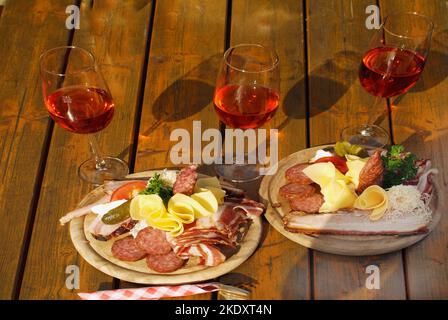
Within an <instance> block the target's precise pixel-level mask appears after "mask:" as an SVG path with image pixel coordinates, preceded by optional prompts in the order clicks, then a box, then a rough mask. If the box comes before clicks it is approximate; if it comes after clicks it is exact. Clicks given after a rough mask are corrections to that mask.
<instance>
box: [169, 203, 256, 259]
mask: <svg viewBox="0 0 448 320" xmlns="http://www.w3.org/2000/svg"><path fill="white" fill-rule="evenodd" d="M242 206H243V207H244V206H245V205H240V204H235V203H225V204H224V205H222V206H220V208H219V210H218V212H216V213H215V214H213V215H212V216H208V217H203V218H200V219H197V220H196V221H195V222H194V223H192V224H190V225H187V226H186V228H185V231H184V232H183V233H182V234H181V235H179V236H177V237H170V236H168V241H169V242H170V243H171V246H172V247H173V250H174V252H175V253H176V254H177V255H178V256H179V257H184V258H186V257H188V255H190V256H195V257H200V258H201V262H202V263H203V264H204V265H206V266H213V265H217V264H219V263H222V262H223V261H224V260H225V259H226V254H227V253H235V251H236V250H238V246H239V243H240V241H241V240H242V239H243V237H244V235H245V234H246V232H247V230H248V228H249V226H250V223H251V221H252V220H251V218H250V217H249V216H248V215H247V212H246V210H245V209H243V208H242ZM247 206H248V207H250V208H252V209H253V208H257V207H255V206H254V204H252V205H247ZM258 211H259V210H258V209H257V212H258Z"/></svg>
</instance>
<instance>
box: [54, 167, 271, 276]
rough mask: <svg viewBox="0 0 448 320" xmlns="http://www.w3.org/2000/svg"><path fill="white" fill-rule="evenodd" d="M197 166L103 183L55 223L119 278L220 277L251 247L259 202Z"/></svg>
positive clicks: (257, 232)
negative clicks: (67, 226) (66, 225)
mask: <svg viewBox="0 0 448 320" xmlns="http://www.w3.org/2000/svg"><path fill="white" fill-rule="evenodd" d="M195 170H196V168H195V167H193V166H192V167H187V168H185V169H183V170H181V171H180V172H179V171H177V170H167V169H165V170H154V171H146V172H141V173H137V174H133V175H129V176H128V177H127V180H126V181H114V182H109V183H107V184H105V185H103V186H100V187H98V188H97V189H95V190H93V191H92V192H91V193H89V194H88V195H86V197H85V198H84V199H83V200H82V201H81V202H80V203H79V205H78V208H77V209H76V210H74V211H72V212H70V213H68V214H67V215H65V216H64V217H62V218H61V223H62V224H64V223H66V222H68V221H70V235H71V238H72V241H73V243H74V245H75V247H76V249H77V250H78V252H79V253H80V254H81V256H82V257H83V258H84V259H85V260H86V261H87V262H88V263H90V264H91V265H92V266H94V267H95V268H97V269H99V270H100V271H102V272H104V273H106V274H108V275H110V276H113V277H116V278H118V279H121V280H125V281H129V282H134V283H142V284H181V283H192V282H199V281H205V280H208V279H213V278H216V277H219V276H221V275H223V274H225V273H228V272H230V271H231V270H233V269H235V268H236V267H238V266H239V265H240V264H241V263H243V262H244V261H245V260H246V259H248V258H249V257H250V255H251V254H252V253H253V252H254V251H255V249H256V248H257V246H258V243H259V241H260V237H261V233H262V224H261V218H260V214H261V213H262V212H263V211H264V206H263V205H262V204H259V203H257V202H255V201H253V200H250V199H247V198H246V197H245V194H244V191H243V190H240V189H236V188H233V187H232V186H231V185H225V186H222V188H221V183H220V182H219V181H218V180H217V179H216V178H211V177H207V176H204V175H201V174H197V173H196V171H195ZM142 177H148V179H149V182H148V181H144V180H142ZM133 179H135V180H133ZM170 180H171V182H170ZM165 187H166V188H165ZM165 191H166V194H165V193H164V192H165ZM117 208H118V210H117ZM123 208H124V209H125V210H122V209H123ZM114 209H115V210H114Z"/></svg>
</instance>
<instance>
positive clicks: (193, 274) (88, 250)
mask: <svg viewBox="0 0 448 320" xmlns="http://www.w3.org/2000/svg"><path fill="white" fill-rule="evenodd" d="M156 172H160V171H159V170H152V171H145V172H140V173H135V174H132V175H129V176H128V177H131V178H132V177H149V176H152V175H153V174H154V173H156ZM204 177H205V176H204ZM102 195H103V193H102V191H101V190H100V188H97V189H95V190H93V191H92V192H90V193H89V194H87V195H86V196H85V197H84V199H83V200H82V201H81V202H80V203H79V204H78V207H83V206H86V205H88V204H89V203H92V202H94V201H96V200H98V199H99V197H101V196H102ZM89 218H90V217H89V216H85V217H79V218H76V219H74V220H72V221H71V222H70V237H71V239H72V242H73V244H74V246H75V248H76V250H77V251H78V252H79V254H80V255H81V256H82V257H83V258H84V259H85V260H86V261H87V262H88V263H90V264H91V265H92V266H93V267H95V268H96V269H98V270H100V271H102V272H104V273H106V274H108V275H110V276H112V277H115V278H118V279H120V280H124V281H129V282H134V283H141V284H154V285H156V284H157V285H160V284H182V283H193V282H201V281H206V280H210V279H214V278H217V277H219V276H222V275H224V274H226V273H228V272H230V271H232V270H234V269H235V268H237V267H238V266H239V265H241V264H242V263H243V262H244V261H246V260H247V259H248V258H249V257H250V256H251V255H252V253H253V252H254V251H255V249H256V248H257V246H258V243H259V242H260V238H261V234H262V223H261V218H260V217H256V216H251V218H252V220H253V223H252V225H251V226H250V228H249V230H248V232H247V234H246V236H245V237H244V239H243V242H242V244H241V248H240V250H239V251H238V252H237V253H236V254H235V255H233V256H232V257H230V258H229V259H227V260H226V261H225V262H224V263H222V264H220V265H218V266H215V267H202V266H188V264H187V268H182V269H179V270H177V271H175V272H173V273H169V274H162V273H157V272H155V271H152V270H150V269H148V268H145V266H144V264H145V263H144V260H143V261H137V262H124V261H119V260H116V259H115V258H113V256H112V255H106V254H105V253H104V250H103V249H104V247H101V248H100V249H101V250H100V249H99V248H98V247H96V246H95V243H93V245H92V244H91V243H90V241H97V240H95V239H92V238H91V237H89V236H86V233H85V230H84V225H85V223H84V222H85V219H89ZM110 243H112V241H110ZM118 261H119V263H118Z"/></svg>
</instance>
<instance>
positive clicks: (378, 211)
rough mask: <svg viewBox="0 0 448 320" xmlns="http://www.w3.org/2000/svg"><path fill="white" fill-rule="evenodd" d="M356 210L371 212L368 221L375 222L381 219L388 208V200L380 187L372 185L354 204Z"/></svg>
mask: <svg viewBox="0 0 448 320" xmlns="http://www.w3.org/2000/svg"><path fill="white" fill-rule="evenodd" d="M354 207H355V208H356V209H361V210H372V213H371V214H370V217H369V218H370V220H372V221H376V220H379V219H381V218H382V217H383V215H384V214H385V213H386V211H387V209H388V208H389V198H388V196H387V193H386V191H385V190H384V189H383V188H381V187H380V186H377V185H373V186H370V187H368V188H367V189H366V190H364V192H363V193H361V195H360V196H359V197H358V199H356V201H355V203H354Z"/></svg>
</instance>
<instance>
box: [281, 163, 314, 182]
mask: <svg viewBox="0 0 448 320" xmlns="http://www.w3.org/2000/svg"><path fill="white" fill-rule="evenodd" d="M308 166H309V164H307V163H300V164H297V165H295V166H292V167H291V168H289V169H288V170H286V172H285V177H286V179H287V180H288V181H289V182H296V183H298V184H312V183H313V181H312V180H311V179H310V178H308V177H307V175H306V174H305V173H303V169H305V168H306V167H308Z"/></svg>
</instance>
